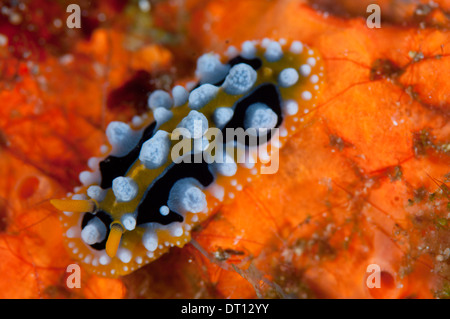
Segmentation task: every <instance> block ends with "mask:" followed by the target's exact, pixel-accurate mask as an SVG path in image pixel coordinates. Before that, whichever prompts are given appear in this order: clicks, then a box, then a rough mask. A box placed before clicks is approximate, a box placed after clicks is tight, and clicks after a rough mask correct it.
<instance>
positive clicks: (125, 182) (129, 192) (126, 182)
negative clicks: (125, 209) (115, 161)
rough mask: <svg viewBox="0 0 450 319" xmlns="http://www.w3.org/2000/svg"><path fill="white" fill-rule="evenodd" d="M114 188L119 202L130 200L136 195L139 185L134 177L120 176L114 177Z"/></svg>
mask: <svg viewBox="0 0 450 319" xmlns="http://www.w3.org/2000/svg"><path fill="white" fill-rule="evenodd" d="M112 190H113V193H114V196H116V200H117V201H118V202H129V201H131V200H133V199H134V198H135V197H136V195H137V193H138V190H139V187H138V185H137V184H136V182H135V181H134V180H133V179H132V178H130V177H122V176H119V177H116V178H115V179H113V182H112Z"/></svg>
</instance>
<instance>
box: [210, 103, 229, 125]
mask: <svg viewBox="0 0 450 319" xmlns="http://www.w3.org/2000/svg"><path fill="white" fill-rule="evenodd" d="M233 114H234V111H233V109H232V108H231V107H226V106H223V107H218V108H217V109H215V110H214V113H213V121H214V124H215V125H216V127H217V128H219V129H222V128H223V127H224V126H225V125H226V124H227V123H228V122H229V121H230V120H231V118H232V117H233Z"/></svg>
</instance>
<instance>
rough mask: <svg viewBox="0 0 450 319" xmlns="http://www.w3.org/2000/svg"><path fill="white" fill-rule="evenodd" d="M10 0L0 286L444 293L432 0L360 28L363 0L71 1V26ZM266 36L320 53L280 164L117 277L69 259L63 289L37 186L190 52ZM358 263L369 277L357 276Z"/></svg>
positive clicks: (446, 75) (61, 173) (239, 294)
mask: <svg viewBox="0 0 450 319" xmlns="http://www.w3.org/2000/svg"><path fill="white" fill-rule="evenodd" d="M23 3H24V4H25V5H26V6H25V8H22V9H20V8H15V9H14V10H15V11H17V12H18V13H20V16H21V22H20V23H17V20H15V19H17V18H14V19H13V18H11V17H9V18H8V17H6V16H5V15H3V16H2V17H1V20H0V34H4V35H6V36H7V38H8V43H7V44H6V45H3V46H0V57H1V58H2V60H1V62H0V70H1V79H0V101H1V103H2V107H1V108H0V147H1V153H0V173H1V176H2V179H0V218H1V219H0V230H1V233H0V260H2V262H1V263H0V270H1V272H2V274H3V275H2V278H1V280H0V297H2V298H122V297H128V298H193V297H196V298H223V297H231V298H248V297H256V296H258V297H265V298H283V297H293V298H314V297H317V298H433V297H440V298H441V297H449V295H450V290H449V289H450V286H449V281H448V280H449V278H450V270H449V268H448V262H449V255H450V250H446V249H447V248H448V247H450V236H449V215H448V214H449V213H450V211H449V209H450V207H449V204H448V202H449V197H450V192H449V191H448V188H447V186H446V185H449V186H450V182H449V176H448V175H447V176H446V174H448V173H449V172H450V169H449V164H450V157H449V153H450V125H449V121H448V120H449V114H450V109H449V100H450V95H449V92H450V81H449V80H450V58H449V55H450V47H449V45H450V43H449V40H448V39H450V36H449V31H448V27H449V21H448V19H447V18H446V15H447V16H448V14H449V10H450V5H449V3H448V2H445V1H440V2H439V1H435V3H436V6H433V7H430V6H428V7H427V5H426V4H425V3H426V2H425V1H423V2H422V3H423V4H421V2H420V1H412V2H408V5H406V4H404V2H403V1H379V3H380V5H381V7H382V17H383V19H382V28H381V29H369V28H367V26H366V24H365V18H366V13H365V4H364V3H365V2H364V1H363V2H361V3H360V2H358V4H356V3H355V1H325V0H323V1H288V0H284V1H260V0H240V1H225V0H222V1H216V0H214V1H213V0H210V1H206V0H190V1H186V2H183V3H182V4H181V2H180V4H178V3H177V2H157V1H155V2H154V3H152V9H151V10H150V12H148V13H143V12H139V10H138V8H137V6H136V5H134V4H132V3H131V2H130V3H128V4H122V5H119V3H120V2H117V3H116V1H112V2H106V1H105V2H103V1H99V2H98V3H99V4H97V5H95V7H91V6H89V5H88V2H87V1H86V2H80V5H81V6H85V9H86V12H87V16H86V17H85V19H84V20H83V21H84V25H83V27H82V29H81V30H78V31H77V30H68V29H66V28H65V26H64V25H63V26H62V27H60V28H57V27H55V23H54V22H53V20H52V19H50V18H49V19H43V18H42V15H43V12H42V10H41V11H39V10H37V9H36V8H39V7H40V8H44V7H45V8H46V15H47V17H52V18H54V19H56V18H59V19H61V20H62V22H63V23H64V20H65V16H66V14H65V10H64V9H65V5H66V3H65V2H64V1H61V2H60V3H56V4H55V3H51V2H46V1H33V4H31V1H29V2H26V1H24V2H23ZM330 3H332V4H330ZM34 6H36V7H34ZM418 9H420V11H419V10H418ZM39 12H40V13H39ZM99 13H103V14H104V16H105V18H104V19H103V18H101V19H100V20H99V18H98V17H99V16H98V15H99ZM102 17H103V16H102ZM103 20H104V21H103ZM30 24H32V25H34V29H32V31H30V30H29V29H30V28H29V27H28V26H29V25H30ZM56 25H58V24H57V23H56ZM264 37H272V38H275V39H278V38H286V39H298V40H301V41H303V42H305V43H307V44H308V45H310V46H312V47H315V48H317V49H318V50H319V51H320V52H321V54H322V56H323V58H324V61H325V76H326V85H325V89H324V91H323V93H322V96H321V98H320V101H319V103H318V105H319V106H318V108H317V110H316V111H315V113H314V116H313V118H312V120H311V122H310V123H308V125H307V126H306V127H305V128H304V129H302V130H299V131H297V133H296V134H295V135H294V136H292V138H291V140H290V141H289V143H287V145H286V146H285V147H284V148H283V149H282V152H281V157H280V170H279V172H278V173H277V174H276V175H270V176H268V175H266V176H262V177H261V178H260V179H259V180H258V181H256V182H255V183H253V184H252V185H250V186H249V187H247V188H245V189H244V190H243V191H242V192H240V193H238V194H237V196H236V199H235V201H234V202H233V203H232V204H229V205H224V206H223V207H221V209H220V210H219V212H218V213H217V214H216V215H215V216H211V218H210V219H209V220H208V221H207V222H206V223H204V224H203V225H201V227H199V228H198V229H197V230H196V231H195V232H194V234H193V238H194V239H195V245H193V244H190V245H188V246H186V247H185V248H183V249H173V250H172V251H171V252H170V253H169V254H167V255H165V256H163V257H161V258H160V259H159V260H157V261H155V262H154V263H152V264H150V265H148V266H147V267H144V268H142V269H140V270H138V271H136V272H135V273H133V274H131V275H129V276H126V277H124V278H123V279H120V280H118V279H114V280H113V279H104V278H99V277H96V276H92V275H89V274H88V273H85V272H84V271H83V272H82V283H81V288H79V289H76V288H75V289H69V288H67V287H66V284H65V280H66V277H67V273H66V272H65V269H66V267H67V265H68V264H70V263H71V262H72V261H71V260H69V258H68V257H67V255H66V253H65V249H64V247H63V245H62V237H61V229H60V226H59V221H58V218H57V214H58V212H56V211H55V210H54V209H53V208H52V207H51V205H50V204H49V202H48V200H49V199H51V198H60V197H64V195H65V193H66V192H69V191H71V190H72V189H73V187H75V186H77V185H78V174H79V172H80V171H82V170H84V169H85V168H86V161H87V159H88V158H90V157H91V156H95V155H98V154H99V147H100V145H101V144H102V143H103V142H104V138H105V137H104V128H105V125H106V124H107V123H108V122H109V121H111V120H113V119H117V120H123V121H126V120H129V119H130V118H131V117H132V116H133V115H134V114H137V113H139V112H142V111H143V110H144V109H145V101H146V96H147V94H148V91H149V90H152V89H155V88H163V89H167V88H169V87H170V86H171V85H173V84H174V83H184V82H185V81H187V80H190V79H191V75H192V74H193V70H194V68H195V59H196V57H198V56H199V55H200V54H202V53H203V52H209V51H215V52H218V53H223V52H224V51H225V50H226V49H227V47H228V46H229V45H235V46H239V45H240V43H241V42H242V41H244V40H251V39H262V38H264ZM198 245H199V246H201V247H202V248H201V250H199V249H198V247H199V246H198ZM196 247H197V248H196ZM369 264H378V265H379V266H380V267H381V269H382V276H381V281H382V288H380V289H368V288H367V286H366V284H365V283H366V278H367V272H366V268H367V266H368V265H369Z"/></svg>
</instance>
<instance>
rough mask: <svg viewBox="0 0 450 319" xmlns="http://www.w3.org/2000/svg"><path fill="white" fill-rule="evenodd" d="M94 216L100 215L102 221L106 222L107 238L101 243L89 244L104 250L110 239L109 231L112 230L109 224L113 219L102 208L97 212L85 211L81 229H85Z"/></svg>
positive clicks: (96, 248)
mask: <svg viewBox="0 0 450 319" xmlns="http://www.w3.org/2000/svg"><path fill="white" fill-rule="evenodd" d="M94 217H98V218H99V219H100V220H101V221H102V223H103V224H105V226H106V236H105V239H103V241H101V242H99V243H95V244H93V245H89V246H91V247H92V248H94V249H95V250H104V249H105V248H106V241H107V240H108V236H109V232H110V228H109V226H110V225H111V223H112V222H113V219H112V217H111V216H110V215H109V214H108V213H106V212H104V211H102V210H99V211H98V212H96V213H95V214H92V213H84V216H83V220H82V221H81V229H84V227H86V225H87V224H88V222H89V221H90V220H91V219H92V218H94Z"/></svg>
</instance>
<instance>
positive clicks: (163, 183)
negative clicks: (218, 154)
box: [136, 154, 214, 225]
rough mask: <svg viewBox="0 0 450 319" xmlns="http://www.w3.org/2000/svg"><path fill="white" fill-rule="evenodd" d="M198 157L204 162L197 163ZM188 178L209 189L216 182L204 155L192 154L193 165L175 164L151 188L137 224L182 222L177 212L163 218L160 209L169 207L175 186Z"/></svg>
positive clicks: (139, 209) (139, 210)
mask: <svg viewBox="0 0 450 319" xmlns="http://www.w3.org/2000/svg"><path fill="white" fill-rule="evenodd" d="M198 155H202V161H201V162H200V163H195V162H194V159H195V158H194V156H198ZM187 177H192V178H195V179H196V180H197V181H198V182H199V183H200V184H202V185H203V186H204V187H207V186H208V185H210V184H211V183H212V182H213V181H214V176H213V174H212V173H211V171H210V170H209V165H208V163H206V162H205V161H204V160H203V154H197V155H192V154H191V163H184V162H181V163H179V164H176V163H173V164H171V165H170V166H169V167H168V169H167V170H166V172H165V173H164V175H162V176H161V177H160V178H159V179H157V180H156V181H155V182H154V183H153V185H151V186H150V188H149V189H148V191H147V193H146V194H145V196H144V199H143V200H142V202H141V203H140V204H139V207H138V214H137V219H136V224H137V225H142V224H145V223H159V224H162V225H168V224H170V223H173V222H182V221H183V216H181V215H179V214H177V213H176V212H174V211H172V210H170V211H169V214H167V215H166V216H163V215H161V213H160V212H159V209H160V207H161V206H164V205H167V201H168V199H169V193H170V190H171V189H172V187H173V185H174V184H175V183H176V182H177V181H178V180H180V179H182V178H187Z"/></svg>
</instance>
